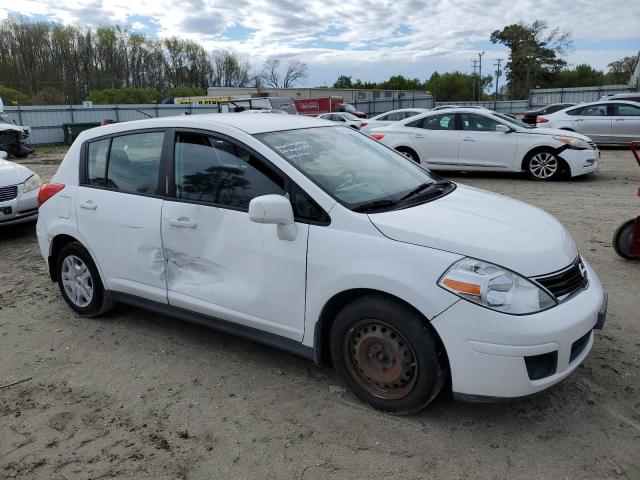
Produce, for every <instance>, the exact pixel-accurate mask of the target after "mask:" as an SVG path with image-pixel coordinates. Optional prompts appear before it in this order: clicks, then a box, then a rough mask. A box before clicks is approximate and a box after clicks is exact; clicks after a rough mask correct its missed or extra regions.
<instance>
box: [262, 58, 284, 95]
mask: <svg viewBox="0 0 640 480" xmlns="http://www.w3.org/2000/svg"><path fill="white" fill-rule="evenodd" d="M262 79H263V80H264V84H265V85H266V86H267V87H272V88H280V60H279V59H277V58H274V57H271V58H268V59H267V61H266V62H264V66H263V67H262Z"/></svg>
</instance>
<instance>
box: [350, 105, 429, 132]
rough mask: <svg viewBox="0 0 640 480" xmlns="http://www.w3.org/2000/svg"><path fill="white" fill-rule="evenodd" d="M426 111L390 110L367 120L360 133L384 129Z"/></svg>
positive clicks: (414, 109)
mask: <svg viewBox="0 0 640 480" xmlns="http://www.w3.org/2000/svg"><path fill="white" fill-rule="evenodd" d="M428 111H429V109H428V108H401V109H399V110H391V111H390V112H386V113H381V114H380V115H376V116H375V117H371V118H369V119H367V121H366V125H365V126H364V127H362V128H361V129H360V131H361V132H362V133H369V131H370V130H371V129H372V128H379V127H385V126H387V125H391V124H392V123H395V122H399V121H400V120H405V119H407V118H410V117H415V116H416V115H420V114H421V113H425V112H428Z"/></svg>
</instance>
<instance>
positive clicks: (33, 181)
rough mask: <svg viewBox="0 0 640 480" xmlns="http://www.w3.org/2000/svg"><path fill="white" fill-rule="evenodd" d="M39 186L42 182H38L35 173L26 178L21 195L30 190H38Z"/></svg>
mask: <svg viewBox="0 0 640 480" xmlns="http://www.w3.org/2000/svg"><path fill="white" fill-rule="evenodd" d="M40 185H42V180H40V177H39V176H38V174H37V173H34V174H33V175H31V176H30V177H29V178H27V180H26V181H25V182H24V185H23V186H22V192H23V193H27V192H30V191H31V190H35V189H36V188H40Z"/></svg>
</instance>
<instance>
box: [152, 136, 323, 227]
mask: <svg viewBox="0 0 640 480" xmlns="http://www.w3.org/2000/svg"><path fill="white" fill-rule="evenodd" d="M168 133H169V135H170V142H169V143H170V144H171V148H170V149H168V150H170V151H169V152H167V159H166V162H164V165H165V168H164V169H162V170H161V177H162V176H164V180H165V184H166V186H167V191H166V194H165V195H163V198H165V199H166V200H170V201H172V202H178V203H190V204H195V205H202V206H205V207H213V208H222V209H225V210H234V211H238V212H244V213H248V209H247V208H243V207H234V206H230V205H225V204H218V203H213V202H204V201H198V200H192V199H188V198H184V199H183V198H177V197H176V192H175V141H176V139H177V136H178V134H179V133H195V134H198V135H206V136H208V137H214V138H218V139H220V140H224V141H227V142H229V143H231V144H233V145H235V146H236V147H239V148H242V149H244V150H246V151H247V152H249V154H250V155H252V156H254V157H255V158H256V160H258V161H259V162H260V163H261V164H262V166H264V167H266V168H267V169H269V170H271V171H272V172H273V173H274V174H276V175H278V176H280V177H281V178H282V180H283V185H284V187H283V190H284V192H285V194H286V195H287V198H288V199H289V201H291V192H292V185H296V187H298V188H299V189H300V190H301V191H302V192H304V194H305V195H307V197H309V198H310V199H311V200H312V201H313V202H314V203H315V204H316V205H317V207H318V209H319V210H320V211H321V212H322V215H321V217H324V218H326V220H308V219H303V218H300V217H298V216H297V215H295V212H294V220H295V222H297V223H304V224H309V225H318V226H322V227H326V226H328V225H330V224H331V217H330V216H329V213H328V212H327V211H326V210H325V209H324V208H322V206H320V204H319V203H318V202H317V201H316V200H315V199H314V198H313V197H312V196H311V195H309V193H308V192H307V191H306V190H305V189H304V188H302V187H301V186H300V185H299V184H297V183H296V182H294V181H293V180H292V179H291V178H290V177H289V176H288V175H287V174H286V173H284V172H283V171H282V170H281V169H280V168H278V167H277V166H276V165H274V164H273V162H271V161H269V160H268V159H267V158H265V157H264V155H262V154H260V153H258V152H257V151H255V150H254V149H253V148H251V147H250V146H248V145H246V144H245V143H243V142H241V141H239V140H238V139H236V138H233V137H231V136H229V135H225V134H224V133H220V132H215V131H212V130H205V129H201V128H189V127H185V128H172V129H170V132H168ZM165 141H167V137H165ZM291 207H292V208H293V204H292V205H291Z"/></svg>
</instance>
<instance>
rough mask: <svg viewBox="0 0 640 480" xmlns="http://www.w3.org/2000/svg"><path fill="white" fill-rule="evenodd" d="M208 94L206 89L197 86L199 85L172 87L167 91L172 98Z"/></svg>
mask: <svg viewBox="0 0 640 480" xmlns="http://www.w3.org/2000/svg"><path fill="white" fill-rule="evenodd" d="M206 94H207V92H206V91H205V90H204V89H202V88H197V87H177V88H172V89H170V90H169V91H168V92H167V96H168V97H170V98H175V97H199V96H202V95H206Z"/></svg>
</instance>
